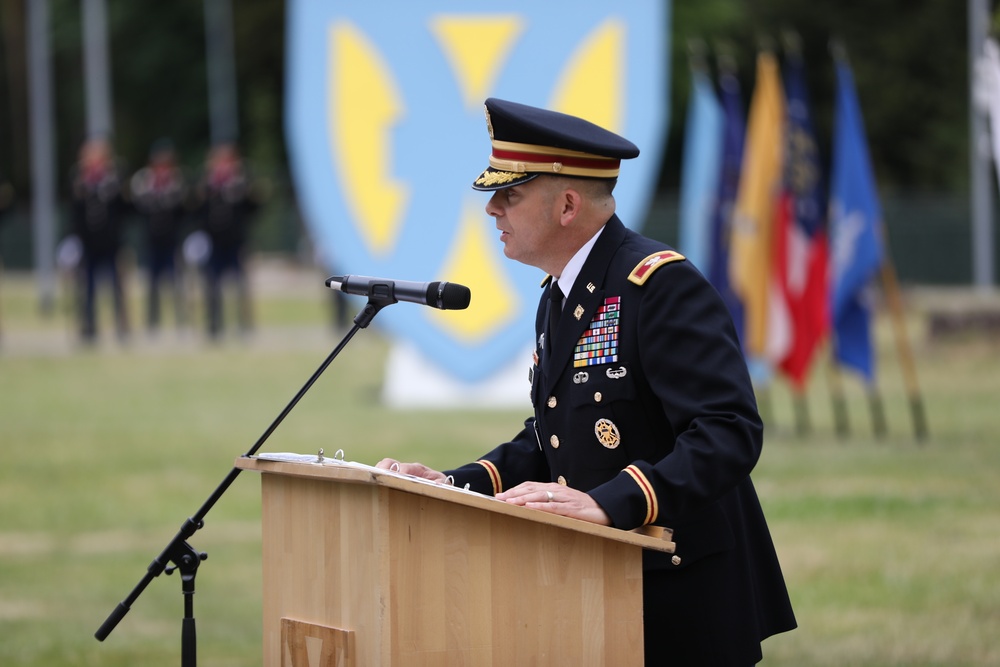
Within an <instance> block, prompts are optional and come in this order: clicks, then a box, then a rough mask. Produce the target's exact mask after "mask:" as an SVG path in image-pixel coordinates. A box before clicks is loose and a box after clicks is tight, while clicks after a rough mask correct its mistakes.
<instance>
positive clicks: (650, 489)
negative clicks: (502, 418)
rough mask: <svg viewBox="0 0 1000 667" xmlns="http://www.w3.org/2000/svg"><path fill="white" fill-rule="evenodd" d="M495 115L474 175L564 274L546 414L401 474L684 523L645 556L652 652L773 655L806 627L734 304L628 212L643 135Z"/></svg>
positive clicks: (547, 266)
mask: <svg viewBox="0 0 1000 667" xmlns="http://www.w3.org/2000/svg"><path fill="white" fill-rule="evenodd" d="M486 119H487V127H488V129H489V134H490V140H491V142H492V147H493V150H492V154H491V155H490V159H489V167H488V168H487V169H486V170H485V171H484V172H483V173H482V174H481V175H480V176H479V178H477V179H476V181H475V183H474V184H473V188H475V189H477V190H483V191H487V192H492V196H491V199H490V200H489V203H488V204H487V206H486V212H487V213H488V214H489V215H490V216H492V217H493V218H494V219H495V220H496V226H497V229H498V230H499V231H500V240H501V242H502V243H503V244H504V254H505V255H506V256H507V257H509V258H510V259H515V260H517V261H520V262H523V263H525V264H528V265H531V266H535V267H537V268H539V269H541V270H543V271H545V272H546V273H547V274H548V276H547V277H546V278H545V280H544V281H543V282H542V288H543V289H542V296H541V299H540V301H539V306H538V311H537V315H536V318H535V332H536V339H535V340H536V345H535V351H534V354H533V359H532V363H531V368H530V373H529V378H530V382H531V400H532V404H533V405H534V414H533V415H532V416H531V417H529V418H528V419H527V420H526V421H525V423H524V428H523V429H522V430H521V432H520V433H518V434H517V435H516V436H515V437H514V438H513V439H512V440H511V441H510V442H506V443H503V444H501V445H499V446H498V447H496V448H495V449H493V450H492V451H490V452H489V453H487V454H485V455H484V456H483V457H482V458H481V459H479V460H478V461H476V462H474V463H470V464H468V465H464V466H462V467H460V468H458V469H456V470H451V471H445V472H438V471H435V470H431V469H429V468H427V467H426V466H423V465H422V464H419V463H409V464H407V463H403V464H399V465H400V470H401V471H402V472H404V473H408V474H413V475H418V476H421V477H425V478H427V479H432V480H437V481H442V482H444V481H445V480H447V481H449V482H453V483H454V484H456V485H458V486H462V487H464V486H465V485H469V488H470V489H472V490H474V491H478V492H481V493H484V494H488V495H494V496H496V497H497V498H499V499H501V500H505V501H507V502H510V503H514V504H518V505H525V506H527V507H531V508H535V509H539V510H543V511H547V512H552V513H555V514H562V515H565V516H570V517H575V518H578V519H583V520H587V521H592V522H595V523H599V524H603V525H611V526H614V527H617V528H622V529H625V530H629V529H633V528H636V527H639V526H644V525H656V526H665V527H669V528H671V529H673V531H674V533H673V541H674V542H675V543H676V545H677V548H676V553H674V554H672V555H671V554H664V553H655V552H644V553H643V617H644V630H645V656H646V664H647V665H668V664H669V665H744V666H745V665H750V664H753V663H756V662H758V661H760V660H761V658H762V653H761V641H762V640H764V639H765V638H766V637H769V636H771V635H773V634H776V633H779V632H784V631H787V630H791V629H793V628H794V627H795V625H796V623H795V617H794V614H793V612H792V608H791V603H790V602H789V599H788V593H787V590H786V588H785V583H784V579H783V577H782V574H781V569H780V566H779V564H778V558H777V555H776V553H775V549H774V545H773V543H772V541H771V537H770V533H769V531H768V528H767V523H766V522H765V519H764V515H763V512H762V511H761V506H760V503H759V502H758V499H757V494H756V492H755V490H754V486H753V484H752V482H751V480H750V472H751V470H752V469H753V467H754V465H755V464H756V463H757V460H758V458H759V457H760V453H761V447H762V439H763V425H762V422H761V419H760V416H759V414H758V412H757V405H756V400H755V398H754V393H753V387H752V385H751V382H750V378H749V374H748V372H747V368H746V364H745V362H744V359H743V355H742V353H741V351H740V345H739V341H738V339H737V335H736V331H735V328H734V326H733V323H732V320H731V318H730V316H729V312H728V310H727V309H726V306H725V305H724V304H723V302H722V299H721V298H720V296H719V294H718V293H717V292H716V291H715V290H714V289H713V288H712V287H711V285H710V284H709V283H708V281H707V280H706V279H705V278H704V277H703V276H702V275H701V274H700V273H699V272H698V271H697V270H696V269H695V268H694V267H693V266H692V265H691V264H690V263H689V262H687V261H686V260H685V258H684V257H683V256H682V255H681V254H679V253H677V252H676V251H674V250H672V249H671V248H669V247H667V246H666V245H664V244H662V243H659V242H657V241H654V240H651V239H648V238H645V237H643V236H641V235H639V234H637V233H635V232H633V231H631V230H629V229H628V228H626V227H625V225H624V224H622V222H621V221H620V220H619V219H618V217H617V216H616V215H615V200H614V197H613V195H612V190H613V188H614V186H615V183H616V182H617V178H618V174H619V168H620V163H621V160H623V159H629V158H634V157H637V156H638V155H639V149H638V148H636V147H635V145H633V144H632V143H631V142H629V141H628V140H626V139H624V138H622V137H620V136H618V135H616V134H614V133H612V132H609V131H607V130H605V129H603V128H601V127H598V126H597V125H594V124H592V123H590V122H588V121H585V120H583V119H580V118H576V117H573V116H568V115H565V114H561V113H556V112H553V111H548V110H545V109H539V108H535V107H529V106H525V105H522V104H517V103H513V102H508V101H504V100H499V99H492V98H491V99H488V100H487V101H486ZM396 463H398V462H396V461H393V460H391V459H385V460H383V461H382V462H380V463H379V465H380V466H382V467H389V466H392V465H393V464H396Z"/></svg>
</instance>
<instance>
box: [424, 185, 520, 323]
mask: <svg viewBox="0 0 1000 667" xmlns="http://www.w3.org/2000/svg"><path fill="white" fill-rule="evenodd" d="M491 229H493V227H492V226H491V225H489V223H487V222H486V221H485V220H484V219H483V215H482V209H481V208H480V207H479V206H478V205H477V206H473V205H472V204H469V205H466V206H465V211H464V213H463V214H462V220H461V222H460V224H459V228H458V232H457V233H456V235H455V238H454V243H453V244H452V247H451V249H450V250H449V252H448V257H447V258H446V259H445V261H444V265H443V266H442V267H441V273H440V275H441V276H443V277H445V278H446V279H447V280H452V281H454V282H457V283H461V284H463V285H465V286H467V287H468V288H469V289H470V290H471V291H472V301H471V303H470V304H469V308H468V309H467V310H448V311H438V310H431V309H427V312H428V314H429V315H430V316H432V317H433V318H434V321H435V323H437V324H438V325H440V326H441V328H442V329H445V330H447V331H449V332H451V333H452V335H453V336H454V337H455V338H457V339H459V340H464V341H467V342H475V341H476V340H479V339H482V338H483V337H485V336H487V335H489V334H491V333H493V332H494V331H496V330H498V329H500V328H501V327H502V326H503V325H504V324H506V323H507V322H509V321H510V320H511V319H512V318H513V317H514V316H515V315H516V314H517V311H518V309H519V305H520V304H519V302H518V301H519V300H518V297H517V290H516V289H514V287H513V286H512V285H511V284H510V281H509V280H508V279H507V276H506V275H505V273H504V270H503V267H502V266H501V265H500V262H499V260H498V253H497V250H496V243H497V242H496V239H495V238H494V237H492V236H490V235H487V233H486V232H487V230H491Z"/></svg>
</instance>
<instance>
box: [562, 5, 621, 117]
mask: <svg viewBox="0 0 1000 667" xmlns="http://www.w3.org/2000/svg"><path fill="white" fill-rule="evenodd" d="M625 37H626V35H625V26H624V24H623V23H622V22H621V21H620V20H617V19H608V20H606V21H604V23H602V24H601V25H600V26H598V27H597V28H596V29H595V30H594V31H593V32H592V33H591V34H590V35H589V36H588V37H587V38H586V39H584V40H583V41H581V43H580V46H579V47H578V48H577V50H576V51H575V52H574V53H573V55H572V56H571V57H570V59H569V60H568V61H567V64H566V67H565V68H563V73H562V75H561V76H560V77H559V82H558V83H557V85H556V88H555V91H554V92H553V94H552V103H551V107H552V108H553V109H558V110H559V111H562V112H563V113H568V114H571V115H574V116H579V117H581V118H586V119H587V120H589V121H590V122H592V123H596V124H598V125H600V126H601V127H604V128H607V129H608V130H611V131H612V132H621V131H622V105H623V103H624V102H623V101H624V100H625V85H626V83H627V82H626V71H625Z"/></svg>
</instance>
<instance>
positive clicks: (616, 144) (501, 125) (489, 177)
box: [472, 97, 639, 190]
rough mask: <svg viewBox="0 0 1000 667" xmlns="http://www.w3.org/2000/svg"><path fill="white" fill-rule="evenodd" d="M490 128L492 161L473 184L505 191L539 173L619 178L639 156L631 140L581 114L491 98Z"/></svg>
mask: <svg viewBox="0 0 1000 667" xmlns="http://www.w3.org/2000/svg"><path fill="white" fill-rule="evenodd" d="M486 129H487V130H489V133H490V142H491V143H492V144H493V152H492V153H491V154H490V166H489V167H487V168H486V171H484V172H483V173H482V174H480V176H479V178H477V179H476V181H475V182H474V183H473V184H472V187H473V188H475V189H476V190H502V189H503V188H509V187H511V186H513V185H517V184H519V183H525V182H527V181H530V180H531V179H533V178H536V177H537V176H539V175H540V174H553V175H561V176H577V177H583V178H617V177H618V170H619V166H620V165H621V161H622V160H625V159H629V158H634V157H636V156H638V155H639V149H638V148H636V146H635V144H633V143H632V142H631V141H629V140H628V139H625V138H624V137H620V136H618V135H617V134H615V133H614V132H609V131H608V130H605V129H604V128H603V127H600V126H598V125H595V124H593V123H591V122H589V121H586V120H584V119H582V118H577V117H576V116H570V115H568V114H564V113H559V112H558V111H549V110H548V109H539V108H537V107H531V106H528V105H526V104H518V103H517V102H508V101H506V100H500V99H497V98H495V97H491V98H489V99H487V100H486Z"/></svg>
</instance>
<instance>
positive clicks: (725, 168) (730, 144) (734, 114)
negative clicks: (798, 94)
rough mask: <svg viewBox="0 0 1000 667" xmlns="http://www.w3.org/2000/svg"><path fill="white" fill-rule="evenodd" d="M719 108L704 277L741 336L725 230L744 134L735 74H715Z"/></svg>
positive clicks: (735, 190) (727, 230)
mask: <svg viewBox="0 0 1000 667" xmlns="http://www.w3.org/2000/svg"><path fill="white" fill-rule="evenodd" d="M719 90H720V91H721V100H722V109H723V114H724V117H723V133H722V164H721V167H720V169H719V196H718V199H717V201H716V207H715V216H714V219H713V220H712V233H711V237H710V241H711V243H710V248H709V255H710V258H709V262H708V274H707V276H708V279H709V281H710V282H711V283H712V285H714V286H715V289H717V290H718V291H719V294H721V295H722V299H723V301H725V302H726V306H728V307H729V314H730V315H732V317H733V323H734V324H735V325H736V331H737V333H738V334H739V336H740V338H741V339H742V338H743V304H742V303H741V302H740V298H739V297H738V296H737V295H736V292H734V291H733V288H732V285H731V284H730V283H729V234H730V228H731V227H732V222H733V208H734V207H735V205H736V194H737V193H738V192H739V189H740V169H741V168H742V165H743V141H744V139H745V136H746V129H747V128H746V118H745V116H744V111H743V95H742V93H741V91H740V82H739V79H737V78H736V74H735V73H732V72H722V73H721V74H720V75H719Z"/></svg>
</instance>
